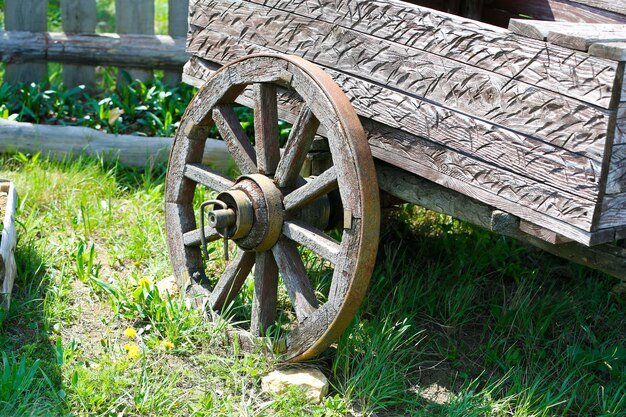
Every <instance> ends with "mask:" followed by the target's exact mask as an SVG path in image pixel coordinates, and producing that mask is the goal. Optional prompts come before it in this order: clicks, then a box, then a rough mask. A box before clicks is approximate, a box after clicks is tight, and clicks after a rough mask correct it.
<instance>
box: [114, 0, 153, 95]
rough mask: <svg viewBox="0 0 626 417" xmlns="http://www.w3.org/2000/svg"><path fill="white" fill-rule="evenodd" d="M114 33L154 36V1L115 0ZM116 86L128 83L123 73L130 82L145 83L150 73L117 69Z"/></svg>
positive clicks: (127, 68) (143, 70)
mask: <svg viewBox="0 0 626 417" xmlns="http://www.w3.org/2000/svg"><path fill="white" fill-rule="evenodd" d="M115 22H116V25H115V31H116V32H117V33H119V34H120V35H126V34H133V33H134V34H142V35H154V0H133V1H128V0H115ZM118 71H119V72H118V75H117V85H118V86H121V85H125V84H127V83H128V81H127V79H126V77H125V76H124V75H123V73H122V72H123V71H126V72H127V73H128V75H129V76H130V78H131V80H136V79H138V80H141V81H147V80H149V79H150V78H152V71H150V70H145V69H137V68H132V67H118Z"/></svg>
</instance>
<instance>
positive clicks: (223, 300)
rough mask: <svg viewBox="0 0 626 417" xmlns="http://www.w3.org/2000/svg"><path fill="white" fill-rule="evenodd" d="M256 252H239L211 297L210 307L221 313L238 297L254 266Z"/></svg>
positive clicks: (227, 267)
mask: <svg viewBox="0 0 626 417" xmlns="http://www.w3.org/2000/svg"><path fill="white" fill-rule="evenodd" d="M254 258H255V257H254V252H246V251H244V250H239V251H238V253H237V256H236V257H235V259H233V260H232V261H231V262H230V263H229V264H228V266H226V269H225V270H224V273H223V274H222V276H221V278H220V280H219V281H218V282H217V284H216V285H215V288H214V289H213V292H211V296H210V297H209V306H210V307H211V308H212V309H213V310H215V311H220V310H222V308H224V307H225V306H227V305H228V304H229V303H230V302H231V301H232V300H233V299H234V298H235V296H236V295H237V293H238V292H239V290H240V289H241V286H242V285H243V283H244V281H245V280H246V277H247V276H248V274H249V273H250V271H251V270H252V265H254Z"/></svg>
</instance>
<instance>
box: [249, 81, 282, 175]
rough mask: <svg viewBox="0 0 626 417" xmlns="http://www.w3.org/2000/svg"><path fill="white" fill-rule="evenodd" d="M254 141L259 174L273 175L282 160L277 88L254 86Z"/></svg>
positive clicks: (265, 84) (271, 85)
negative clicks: (279, 139)
mask: <svg viewBox="0 0 626 417" xmlns="http://www.w3.org/2000/svg"><path fill="white" fill-rule="evenodd" d="M254 141H255V147H256V154H257V166H258V169H259V172H260V173H262V174H266V175H272V174H274V172H276V166H277V165H278V161H279V160H280V144H279V143H278V109H277V103H276V86H275V85H273V84H267V83H257V84H255V85H254Z"/></svg>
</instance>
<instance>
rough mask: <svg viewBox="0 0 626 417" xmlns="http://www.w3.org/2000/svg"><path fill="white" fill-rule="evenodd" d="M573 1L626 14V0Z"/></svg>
mask: <svg viewBox="0 0 626 417" xmlns="http://www.w3.org/2000/svg"><path fill="white" fill-rule="evenodd" d="M571 2H572V3H578V4H584V5H585V6H591V7H595V8H598V9H602V10H609V11H611V12H615V13H619V14H622V15H624V16H626V1H625V0H571Z"/></svg>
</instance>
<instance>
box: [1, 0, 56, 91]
mask: <svg viewBox="0 0 626 417" xmlns="http://www.w3.org/2000/svg"><path fill="white" fill-rule="evenodd" d="M4 22H5V30H7V31H8V30H23V31H28V32H45V31H46V30H47V28H48V2H47V1H43V0H5V2H4ZM47 78H48V64H47V63H46V62H35V63H27V64H8V65H7V67H6V71H5V73H4V80H5V81H6V82H7V83H16V82H19V81H22V82H25V83H29V82H39V81H42V80H46V79H47Z"/></svg>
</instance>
